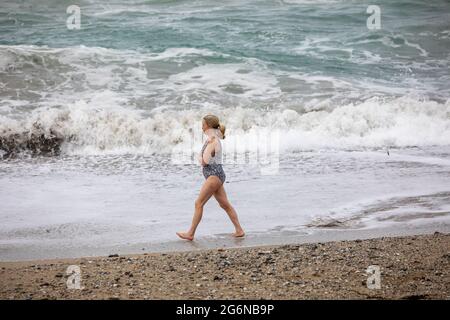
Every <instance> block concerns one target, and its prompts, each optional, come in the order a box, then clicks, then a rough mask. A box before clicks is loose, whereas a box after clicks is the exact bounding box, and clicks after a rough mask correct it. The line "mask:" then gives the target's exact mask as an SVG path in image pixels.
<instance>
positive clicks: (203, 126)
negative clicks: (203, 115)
mask: <svg viewBox="0 0 450 320" xmlns="http://www.w3.org/2000/svg"><path fill="white" fill-rule="evenodd" d="M208 129H209V127H208V125H207V124H206V121H205V120H202V130H203V132H205V131H206V130H208Z"/></svg>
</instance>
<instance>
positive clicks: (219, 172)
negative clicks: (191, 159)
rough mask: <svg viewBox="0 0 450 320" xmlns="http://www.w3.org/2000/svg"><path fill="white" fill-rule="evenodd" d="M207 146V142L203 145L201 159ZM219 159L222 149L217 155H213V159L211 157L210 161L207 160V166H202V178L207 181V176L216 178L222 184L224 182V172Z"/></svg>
mask: <svg viewBox="0 0 450 320" xmlns="http://www.w3.org/2000/svg"><path fill="white" fill-rule="evenodd" d="M219 143H220V142H219ZM207 145H208V140H207V141H206V142H205V144H204V145H203V148H202V152H201V154H202V157H203V152H204V151H205V149H206V146H207ZM221 158H222V148H221V151H220V154H219V155H217V154H215V155H214V157H211V159H210V160H209V164H207V165H206V166H203V176H204V177H205V179H208V177H209V176H216V177H218V178H219V179H220V181H222V183H224V182H225V178H226V176H225V172H224V171H223V168H222V159H221Z"/></svg>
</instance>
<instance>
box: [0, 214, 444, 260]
mask: <svg viewBox="0 0 450 320" xmlns="http://www.w3.org/2000/svg"><path fill="white" fill-rule="evenodd" d="M434 232H440V233H446V234H447V233H450V224H446V223H443V222H437V221H434V222H428V223H422V224H420V225H416V224H403V225H401V226H398V225H393V226H388V227H384V228H374V229H349V228H315V229H312V228H311V229H308V228H305V229H300V230H298V231H283V230H281V231H275V232H258V233H247V235H246V236H245V237H244V238H234V237H232V236H231V235H230V234H221V235H214V236H203V237H199V238H197V239H196V240H195V241H193V242H190V241H184V240H181V239H178V237H177V236H176V235H175V232H174V239H175V240H173V241H166V242H150V243H149V242H143V243H135V244H121V245H114V246H104V247H102V246H96V247H92V246H84V247H83V246H81V247H73V246H72V247H68V246H63V245H60V244H56V245H46V246H45V247H44V246H39V245H25V244H22V245H4V244H0V263H2V262H20V261H34V262H38V261H46V260H55V259H75V258H95V257H103V256H108V255H110V254H120V255H135V254H144V253H176V252H189V251H199V250H210V249H218V248H224V249H225V248H226V249H234V248H236V249H237V248H252V247H264V246H273V245H289V244H306V243H318V242H331V241H345V240H365V239H374V238H381V237H398V236H413V235H423V234H433V233H434Z"/></svg>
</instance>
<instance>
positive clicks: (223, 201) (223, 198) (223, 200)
mask: <svg viewBox="0 0 450 320" xmlns="http://www.w3.org/2000/svg"><path fill="white" fill-rule="evenodd" d="M214 197H215V198H216V200H217V202H218V203H219V205H220V207H221V208H222V209H223V210H225V212H226V213H227V214H228V217H230V220H231V222H232V223H233V225H234V228H235V229H236V232H235V233H234V234H233V235H234V236H235V237H243V236H244V235H245V232H244V230H243V229H242V227H241V224H240V223H239V218H238V216H237V213H236V210H234V208H233V206H232V205H231V203H230V201H228V197H227V193H226V192H225V188H224V187H223V185H221V186H220V188H219V189H218V190H217V191H216V192H215V193H214Z"/></svg>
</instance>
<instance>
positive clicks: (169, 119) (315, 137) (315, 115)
mask: <svg viewBox="0 0 450 320" xmlns="http://www.w3.org/2000/svg"><path fill="white" fill-rule="evenodd" d="M209 112H214V113H216V114H218V115H219V116H220V118H221V119H222V121H223V122H224V123H225V124H226V125H227V128H228V129H227V130H228V136H229V137H237V136H239V137H241V138H242V137H243V138H244V139H245V137H246V135H251V134H252V133H254V132H255V130H256V131H260V132H263V131H267V130H278V131H279V132H281V141H280V148H281V150H310V149H313V150H314V149H323V148H325V149H327V148H332V149H360V148H379V147H386V146H388V147H406V146H429V145H448V144H449V143H450V103H449V102H447V103H446V104H440V103H437V102H432V101H418V100H415V99H412V98H408V97H403V98H398V99H394V100H391V101H383V100H381V99H375V98H374V99H370V100H367V101H365V102H363V103H360V104H348V105H343V106H339V107H335V108H334V109H332V110H331V111H326V110H322V111H310V112H304V113H299V112H297V111H294V110H291V109H285V110H267V111H264V110H258V109H252V108H241V107H233V108H222V109H220V110H217V109H215V110H211V109H208V108H204V109H198V110H171V109H166V110H163V111H155V112H152V113H151V114H149V115H148V114H143V113H142V112H140V111H138V110H130V109H127V108H122V107H120V106H115V107H108V108H96V106H94V105H90V104H88V103H86V102H85V101H79V102H77V103H74V104H71V105H68V106H66V107H62V108H40V109H36V110H35V111H34V112H33V113H32V115H31V116H30V117H27V118H26V119H24V120H15V119H11V118H9V117H6V116H1V117H0V132H1V134H2V136H3V137H5V136H8V135H10V134H11V133H20V132H24V131H28V132H33V130H35V129H33V128H35V127H36V124H39V126H38V127H39V128H40V130H41V131H42V132H43V133H47V134H50V132H54V133H58V134H59V135H61V136H62V137H64V139H65V142H64V144H63V150H64V152H67V153H76V154H83V153H88V154H97V153H144V154H152V153H170V152H171V150H172V149H173V148H174V147H176V146H179V145H180V144H181V145H183V144H189V143H190V141H191V139H192V135H193V132H194V131H198V130H199V129H200V120H201V117H202V115H204V114H206V113H209ZM226 143H227V140H225V141H224V146H225V148H226Z"/></svg>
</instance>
